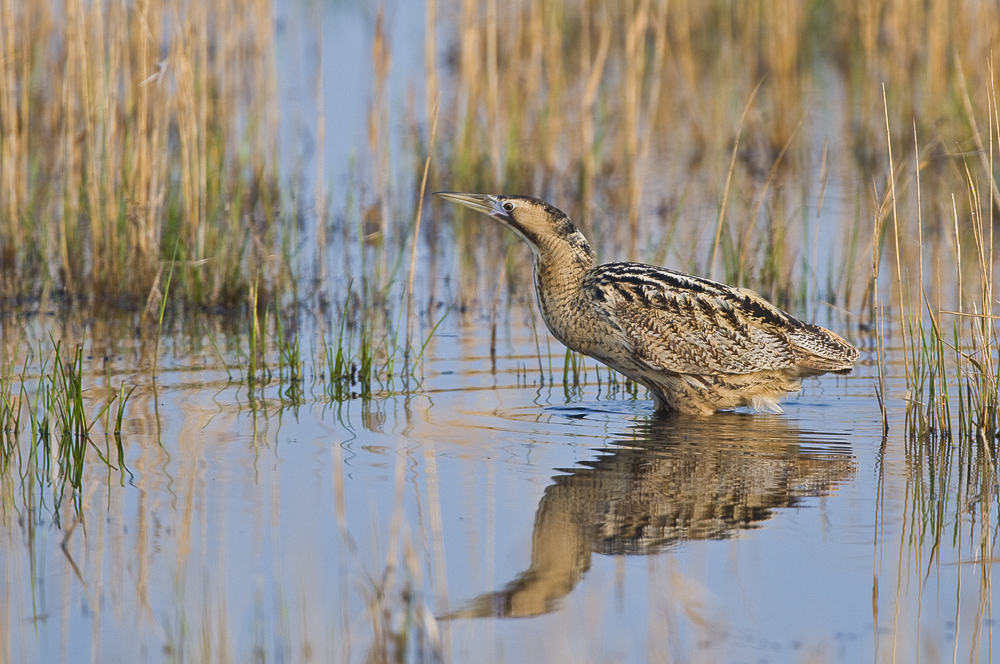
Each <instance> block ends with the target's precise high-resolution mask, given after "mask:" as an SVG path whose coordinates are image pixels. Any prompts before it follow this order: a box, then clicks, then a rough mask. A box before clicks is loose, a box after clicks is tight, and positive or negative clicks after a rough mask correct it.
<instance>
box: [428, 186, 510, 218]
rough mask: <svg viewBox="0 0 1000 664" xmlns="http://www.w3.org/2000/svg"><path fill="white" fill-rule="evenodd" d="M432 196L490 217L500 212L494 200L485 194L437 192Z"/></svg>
mask: <svg viewBox="0 0 1000 664" xmlns="http://www.w3.org/2000/svg"><path fill="white" fill-rule="evenodd" d="M434 195H435V196H440V197H441V198H443V199H444V200H446V201H450V202H452V203H458V204H459V205H464V206H465V207H467V208H472V209H473V210H475V211H476V212H482V213H483V214H488V215H490V216H493V215H495V214H497V213H498V212H501V208H500V206H499V205H498V204H497V201H496V199H495V198H493V197H492V196H489V195H487V194H459V193H455V192H453V191H438V192H435V193H434Z"/></svg>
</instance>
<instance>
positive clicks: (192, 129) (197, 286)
mask: <svg viewBox="0 0 1000 664" xmlns="http://www.w3.org/2000/svg"><path fill="white" fill-rule="evenodd" d="M275 88H276V85H275V71H274V19H273V7H272V6H271V3H270V2H268V1H267V0H236V1H235V2H225V1H223V0H209V1H208V2H193V1H186V0H182V1H181V2H167V1H165V0H142V1H140V2H135V3H105V2H89V3H88V2H83V1H82V0H56V2H19V3H10V2H7V3H3V4H2V7H0V298H11V297H22V298H23V297H29V298H30V297H36V296H38V295H39V294H40V293H42V292H53V291H54V292H58V293H62V294H64V295H65V296H66V297H67V298H69V299H71V300H77V299H79V300H83V301H97V302H99V303H101V304H108V303H112V304H114V303H118V304H125V305H129V306H141V305H143V303H145V302H147V300H149V301H152V300H153V299H155V295H156V293H157V292H158V288H159V285H160V279H161V277H162V276H163V274H164V273H165V268H166V267H167V266H168V264H169V263H170V261H172V260H173V259H174V252H173V249H174V247H175V246H177V247H179V249H178V251H177V256H176V258H177V261H178V262H179V270H178V273H177V275H176V277H177V279H176V285H175V290H174V292H175V294H176V295H178V296H180V297H181V298H183V301H186V302H188V303H191V304H193V305H221V306H230V305H235V304H239V303H241V302H243V301H244V300H243V297H244V294H245V291H246V288H247V286H248V284H249V283H251V282H252V281H253V280H254V279H256V278H258V276H259V277H260V278H262V279H271V280H273V279H276V276H275V274H276V271H274V270H273V269H272V268H273V266H268V265H266V264H265V260H264V257H265V256H266V255H268V254H271V253H278V252H276V251H272V249H274V245H275V242H276V231H275V230H274V229H275V227H276V222H277V221H278V220H279V218H280V211H279V201H278V195H277V185H276V182H277V176H276V172H275V165H274V162H275V152H276V145H275V140H276V139H275V138H274V137H275V136H276V134H277V131H276V122H277V118H276V113H275V105H276V94H275ZM98 295H99V296H100V298H97V296H98Z"/></svg>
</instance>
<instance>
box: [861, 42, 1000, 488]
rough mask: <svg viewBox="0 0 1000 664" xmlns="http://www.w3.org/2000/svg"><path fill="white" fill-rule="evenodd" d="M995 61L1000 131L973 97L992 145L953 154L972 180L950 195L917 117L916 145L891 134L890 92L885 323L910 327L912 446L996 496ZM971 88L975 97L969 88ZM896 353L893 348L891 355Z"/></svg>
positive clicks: (989, 104)
mask: <svg viewBox="0 0 1000 664" xmlns="http://www.w3.org/2000/svg"><path fill="white" fill-rule="evenodd" d="M987 65H988V66H987V71H989V72H990V76H989V77H988V78H987V79H985V81H984V87H985V89H986V94H985V95H984V97H985V99H986V104H984V106H985V113H984V115H985V117H986V118H987V122H985V123H984V124H983V125H982V126H984V127H988V132H989V133H988V134H986V135H985V136H984V135H981V134H979V133H978V131H979V130H978V129H977V127H978V126H979V124H978V122H977V119H976V115H975V114H973V113H972V112H971V108H972V102H971V101H970V102H969V104H970V113H969V114H968V116H967V120H968V123H969V125H968V126H969V127H970V128H971V132H972V133H973V134H974V141H975V142H976V143H978V144H981V145H985V146H986V151H985V152H984V153H982V154H980V153H978V152H976V151H970V152H967V153H962V154H958V155H954V156H953V157H952V158H951V159H950V160H949V163H948V165H947V168H951V169H954V170H955V171H956V172H957V173H959V174H960V175H961V180H959V181H958V187H960V188H958V190H957V191H955V190H953V191H951V192H949V193H947V195H945V196H940V197H939V194H940V192H939V191H938V190H936V189H933V188H931V189H930V190H931V191H933V192H934V193H935V196H934V197H928V195H927V192H928V189H929V187H928V186H927V184H928V182H933V181H934V180H935V179H938V178H937V177H936V176H937V174H936V173H935V171H936V169H938V168H940V166H935V163H934V162H935V160H934V159H932V158H930V156H931V155H933V154H934V153H933V152H932V151H931V150H928V149H927V148H921V147H920V144H921V141H920V140H919V130H918V128H917V126H916V124H915V123H911V127H912V132H913V134H912V137H911V138H910V140H909V141H907V142H906V143H905V144H903V145H906V146H907V147H909V146H912V152H911V155H912V156H911V157H909V158H903V159H901V158H900V157H898V156H897V155H898V153H900V152H901V151H900V149H899V148H900V143H899V142H896V141H895V140H892V139H891V136H892V130H891V125H892V122H891V121H890V119H891V118H892V117H895V114H894V113H893V111H892V110H891V105H890V104H889V103H888V101H886V102H885V123H886V124H885V131H886V135H887V136H888V137H890V138H889V142H888V149H889V150H888V151H889V176H888V178H887V180H888V182H887V183H886V184H887V189H886V192H887V200H888V201H889V203H888V205H887V212H886V218H885V219H884V221H881V224H882V225H883V226H884V227H885V228H886V235H887V238H888V239H887V242H886V246H887V249H888V250H889V251H888V252H887V253H888V254H889V255H890V256H892V265H891V269H890V270H887V272H889V273H890V275H891V276H890V277H889V279H888V282H889V283H891V288H889V289H888V295H887V296H885V297H884V301H886V302H889V303H890V307H889V308H888V311H890V312H896V313H895V315H896V316H898V318H897V319H896V321H890V322H889V324H888V325H885V324H884V323H883V324H882V325H880V329H884V328H885V327H889V328H894V329H895V330H896V333H897V334H898V341H897V346H898V347H899V349H900V350H901V352H902V356H903V360H904V361H903V365H902V367H901V368H902V369H903V371H904V374H905V376H904V380H905V385H906V395H905V407H906V425H905V426H906V436H907V440H908V450H909V453H910V454H911V455H913V456H914V457H915V458H919V459H924V460H926V462H927V463H929V464H933V465H934V466H935V467H937V468H938V469H939V472H942V473H945V475H946V477H945V479H944V480H943V481H945V482H949V481H961V482H962V483H964V484H968V486H963V487H962V488H961V492H962V493H963V494H969V493H971V494H974V495H977V496H981V497H982V498H983V499H984V500H986V501H987V502H988V503H991V502H992V501H993V500H995V499H996V498H997V496H998V494H997V481H996V478H997V476H998V473H1000V467H998V465H997V459H998V457H997V451H998V442H1000V329H998V321H1000V318H998V316H997V315H996V314H995V313H994V309H993V303H994V301H995V298H996V295H995V289H994V274H995V271H996V258H995V256H994V249H993V247H994V244H995V238H994V233H993V225H994V223H995V222H996V214H997V210H998V209H1000V198H998V197H997V196H995V194H994V193H993V190H994V186H995V184H996V181H997V180H996V178H997V175H996V168H995V164H996V160H997V155H998V154H1000V147H998V146H1000V113H998V104H997V101H998V98H997V93H996V89H997V81H996V77H995V73H994V72H995V69H994V62H992V61H991V62H989V63H987ZM956 66H957V65H956ZM959 83H961V82H959ZM961 94H962V96H964V97H966V99H969V96H968V91H967V90H965V89H963V90H962V93H961ZM932 149H933V148H932ZM902 152H904V153H905V152H906V150H903V151H902ZM929 176H935V177H929ZM938 186H940V182H939V183H938ZM876 235H879V232H878V231H876ZM942 245H943V246H942ZM942 249H943V250H942ZM884 272H885V271H883V273H884ZM881 290H883V291H885V290H886V289H885V288H883V289H881ZM885 311H886V309H885V308H883V309H881V310H880V315H881V316H883V317H884V316H886V315H887V314H885ZM888 315H892V314H888ZM881 345H882V344H880V346H881ZM884 361H885V356H884V355H883V356H881V357H880V358H879V362H880V363H882V362H884ZM956 467H964V468H965V470H963V471H962V473H961V475H962V476H961V477H958V476H954V477H953V476H952V472H953V471H952V469H953V468H956ZM941 495H942V496H947V495H950V493H948V492H945V493H942V494H941Z"/></svg>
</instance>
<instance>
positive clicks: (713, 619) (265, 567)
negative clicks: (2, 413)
mask: <svg viewBox="0 0 1000 664" xmlns="http://www.w3.org/2000/svg"><path fill="white" fill-rule="evenodd" d="M522 332H523V331H522ZM528 333H530V331H528ZM528 340H529V338H528V337H526V336H524V337H521V338H517V337H515V338H512V339H508V340H507V341H508V342H509V343H501V344H500V346H501V348H504V347H523V346H525V345H527V342H528ZM488 343H489V339H488V337H487V335H486V334H484V332H483V331H482V330H481V329H479V328H476V327H466V328H462V329H452V330H450V331H447V332H446V333H445V334H444V335H443V336H442V337H440V339H438V341H437V342H436V343H435V344H434V347H433V349H432V351H431V354H430V357H429V359H428V360H427V364H426V379H425V384H424V386H423V388H422V389H421V390H420V391H419V392H418V393H415V394H411V395H399V396H389V397H385V398H380V399H377V400H374V401H372V402H370V403H366V402H362V401H361V400H352V401H348V402H345V403H341V404H336V403H327V402H326V401H325V400H324V399H322V398H319V397H317V396H311V397H307V398H306V399H305V401H304V403H303V404H302V405H300V406H298V407H291V406H289V405H287V404H285V405H283V404H282V403H281V400H280V395H279V394H278V390H277V388H276V387H274V386H272V387H271V388H267V389H265V390H264V392H263V395H264V398H263V399H258V400H256V401H255V402H251V401H250V400H249V398H248V395H247V390H246V388H245V386H243V385H240V384H237V383H234V382H231V381H230V380H229V379H228V377H227V375H226V374H225V373H224V372H219V371H218V370H216V369H213V368H211V364H212V362H211V358H209V357H207V356H204V357H197V356H195V357H194V358H190V357H188V355H187V352H185V354H184V357H185V358H187V359H184V360H182V358H176V360H175V361H173V362H167V363H166V365H167V367H166V369H165V370H164V371H163V372H162V373H161V375H160V378H159V380H158V381H157V386H156V390H155V392H153V390H152V389H151V387H150V386H149V385H148V383H147V384H144V385H143V386H142V387H141V388H140V389H139V391H138V392H137V393H136V394H135V395H134V396H133V401H132V402H131V404H130V413H131V414H130V417H129V419H128V426H127V428H126V431H125V436H124V440H125V441H126V446H125V449H126V467H127V472H126V474H125V475H124V485H121V484H122V483H121V475H120V474H119V473H118V472H117V471H115V470H110V471H109V470H108V468H107V467H106V466H104V465H103V464H100V463H96V462H92V463H91V464H90V465H89V466H88V471H87V475H86V478H85V480H84V483H83V491H82V510H81V517H82V518H81V519H79V520H77V519H76V517H75V516H74V512H73V510H72V509H71V508H70V507H69V506H68V504H67V503H64V505H63V508H62V510H61V517H62V522H63V527H62V529H59V528H56V527H55V526H54V524H53V517H52V516H51V515H50V514H48V513H47V511H46V509H45V508H42V507H39V506H38V500H39V498H40V497H41V496H43V495H45V491H44V490H43V489H40V488H39V487H38V486H37V485H34V486H29V485H27V484H26V483H24V482H19V481H18V479H17V478H16V476H15V477H14V478H12V479H9V480H7V481H6V482H5V489H4V492H5V495H6V496H7V500H6V501H5V509H4V514H3V525H4V527H3V537H4V539H3V543H2V547H0V552H2V568H3V575H2V577H0V578H2V585H0V599H2V604H0V606H2V608H3V612H2V615H3V616H4V619H3V621H2V623H0V625H2V628H3V632H4V637H5V638H4V640H3V642H4V643H5V644H6V646H5V650H4V653H5V659H6V660H7V661H87V660H91V661H178V660H184V661H248V660H251V659H253V660H259V661H306V660H309V659H312V660H317V661H363V660H365V659H366V657H368V656H370V655H371V653H372V652H373V650H374V651H375V652H377V651H378V648H379V647H386V643H385V641H386V640H387V636H386V634H387V633H388V632H387V631H391V632H393V633H395V634H397V638H399V639H400V641H399V643H401V644H403V645H402V646H400V647H401V648H402V649H403V651H405V652H409V653H410V657H411V658H414V657H416V658H418V659H419V657H425V658H426V657H431V656H432V654H434V653H437V654H438V655H439V656H440V657H441V658H442V659H446V660H452V661H553V660H557V661H609V660H614V661H628V662H640V661H753V662H759V661H768V662H795V661H837V662H857V661H914V658H915V657H916V656H917V654H918V652H919V654H920V656H921V657H924V658H928V659H931V660H933V659H934V658H940V659H945V658H948V659H950V658H951V653H953V652H954V653H957V658H958V659H959V660H961V661H990V660H991V657H992V653H993V652H994V647H995V646H994V645H993V643H992V640H991V637H992V615H991V601H992V595H991V593H992V590H991V587H990V584H989V582H990V579H989V573H990V561H986V562H985V563H984V562H982V560H983V552H984V551H986V552H990V551H993V550H994V546H995V545H994V542H993V533H995V532H996V527H997V526H996V512H995V511H993V512H992V513H989V512H987V513H985V514H984V513H982V509H983V506H982V504H981V503H979V502H978V501H979V497H978V496H975V495H968V494H964V495H963V486H964V487H965V488H966V490H967V486H968V485H967V484H965V483H963V482H962V481H961V478H960V477H959V475H960V473H959V472H955V470H950V471H946V470H943V469H939V470H938V471H937V472H940V473H947V474H948V475H949V477H946V478H944V484H943V485H942V484H940V482H941V481H942V478H940V477H935V476H931V475H930V474H929V473H927V472H925V470H924V469H921V468H920V467H919V466H920V463H918V462H917V459H915V457H914V455H913V453H912V450H911V449H910V448H909V446H908V443H907V442H906V440H905V438H904V436H903V426H902V421H901V414H902V400H901V399H900V398H899V396H900V392H901V389H902V386H901V384H900V381H899V377H898V376H891V377H890V390H889V394H890V397H889V404H890V413H891V420H890V435H889V437H888V438H886V439H885V440H883V438H882V428H881V427H882V424H881V417H880V412H879V408H878V404H877V401H876V399H875V397H874V394H873V392H874V390H873V385H874V383H875V380H876V378H875V376H874V375H873V372H874V368H873V367H872V363H871V353H870V352H866V353H864V354H863V355H862V360H861V362H860V365H859V367H858V369H857V370H856V371H855V372H854V374H852V375H850V376H846V377H835V376H826V377H822V378H819V379H815V380H809V381H807V382H806V385H805V389H804V390H803V392H802V394H801V395H800V396H798V397H793V398H790V399H788V400H786V401H785V403H784V407H785V413H784V414H780V415H774V414H759V415H758V414H750V413H728V414H720V415H717V416H714V417H709V418H701V417H687V418H685V417H676V418H661V417H656V416H654V415H653V413H652V409H651V403H650V402H649V401H648V400H645V399H642V398H640V399H633V398H632V397H631V396H629V395H627V394H625V393H623V392H621V390H617V391H616V390H614V389H610V388H609V385H608V383H607V377H606V374H603V377H602V383H601V385H600V386H598V385H597V381H596V374H597V370H596V365H593V364H591V363H589V361H588V365H587V375H588V378H589V380H588V382H587V384H586V385H585V386H584V387H582V388H578V389H575V390H572V391H569V392H568V391H567V390H565V389H564V388H563V387H562V386H561V384H559V385H553V386H549V385H540V384H539V376H538V372H537V369H535V370H531V369H528V370H525V369H523V368H521V367H523V366H524V364H525V363H526V361H527V363H528V364H529V366H530V360H531V359H532V358H531V357H530V356H528V357H526V358H525V357H520V358H519V357H514V356H501V357H500V358H498V366H499V367H500V369H499V370H498V371H497V372H496V373H493V372H491V371H489V370H488V366H489V365H488ZM129 350H130V349H129V348H128V344H125V347H123V348H122V350H121V351H120V355H119V356H118V357H117V358H112V359H111V364H112V366H113V367H116V368H117V367H119V366H121V365H122V364H126V363H128V362H130V361H131V360H130V359H129ZM560 359H561V358H560V357H559V356H558V355H557V356H556V357H554V358H553V362H554V363H557V362H558V361H559V360H560ZM88 364H89V369H90V373H88V377H89V378H91V379H92V380H93V381H94V383H95V384H99V383H100V382H101V381H102V378H101V376H102V375H104V371H102V369H101V366H102V365H103V358H97V359H92V360H91V361H90V362H89V363H88ZM199 365H209V368H202V367H201V366H199ZM557 366H558V365H557ZM890 366H892V367H897V368H898V367H899V364H898V363H891V364H890ZM505 367H506V368H505ZM125 378H126V380H130V379H133V378H137V376H135V375H126V376H125ZM114 381H115V383H117V378H116V379H114ZM95 389H99V388H95ZM95 443H96V444H97V445H98V446H99V447H100V446H102V445H103V440H102V438H97V439H96V440H95ZM942 488H943V489H945V490H948V491H951V492H952V496H951V498H949V499H947V500H944V501H941V502H940V503H936V504H937V505H938V510H939V512H938V514H935V510H933V509H931V508H930V506H933V505H934V504H935V503H934V501H933V500H932V494H934V493H935V492H936V491H937V490H940V489H942ZM29 495H30V496H34V498H32V499H31V500H29ZM921 504H922V506H921ZM31 505H34V507H33V508H32V507H31ZM977 505H978V508H977V507H976V506H977ZM988 505H989V503H988V502H987V507H988ZM938 518H940V519H941V520H943V522H944V527H943V528H941V529H936V528H935V527H934V525H933V523H932V522H933V521H935V519H938ZM935 532H937V533H938V538H937V539H936V540H935ZM980 537H984V538H986V541H985V542H980V541H979V538H980ZM980 545H983V546H985V548H984V549H983V548H980ZM435 616H436V618H435ZM380 630H381V631H380ZM380 639H381V641H380Z"/></svg>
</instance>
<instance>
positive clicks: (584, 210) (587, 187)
mask: <svg viewBox="0 0 1000 664" xmlns="http://www.w3.org/2000/svg"><path fill="white" fill-rule="evenodd" d="M583 1H584V3H585V4H584V6H583V10H582V12H581V16H580V20H581V26H580V32H581V40H580V63H581V68H580V75H581V76H582V77H583V79H584V80H585V81H586V83H585V85H584V89H583V94H582V95H581V96H580V141H581V142H580V147H579V150H580V155H581V162H580V171H581V173H580V221H581V226H582V227H583V229H584V234H589V232H590V231H591V228H590V221H591V218H590V215H591V209H592V207H593V205H594V172H595V170H596V161H597V158H596V157H597V155H596V152H597V146H596V145H594V101H595V99H596V98H597V90H598V86H599V85H600V83H601V78H602V77H603V75H604V65H605V63H606V62H607V59H608V50H609V47H610V46H611V25H610V21H609V20H608V18H607V9H606V7H602V11H601V13H600V14H599V15H598V21H597V24H598V29H599V30H600V37H599V41H598V45H597V53H596V54H595V55H594V56H593V60H591V49H590V32H591V24H590V18H591V7H592V5H591V2H592V1H593V0H583Z"/></svg>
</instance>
